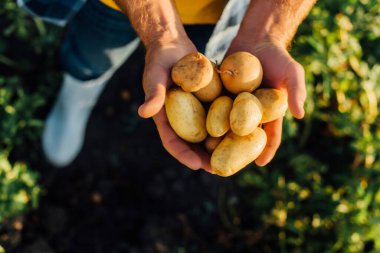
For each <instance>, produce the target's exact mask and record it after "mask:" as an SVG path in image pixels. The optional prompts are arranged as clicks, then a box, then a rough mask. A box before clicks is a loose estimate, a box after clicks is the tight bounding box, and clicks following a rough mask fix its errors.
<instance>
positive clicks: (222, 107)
mask: <svg viewBox="0 0 380 253" xmlns="http://www.w3.org/2000/svg"><path fill="white" fill-rule="evenodd" d="M232 104H233V101H232V99H231V98H230V97H227V96H221V97H218V98H217V99H215V101H214V102H213V103H212V104H211V106H210V109H209V110H208V113H207V118H206V129H207V132H208V133H209V134H210V135H211V136H212V137H220V136H222V135H224V134H225V133H227V131H228V130H229V129H230V120H229V118H230V112H231V108H232Z"/></svg>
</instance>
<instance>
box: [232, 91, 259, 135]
mask: <svg viewBox="0 0 380 253" xmlns="http://www.w3.org/2000/svg"><path fill="white" fill-rule="evenodd" d="M261 117H262V109H261V104H260V101H259V100H258V99H257V98H256V97H255V96H254V95H252V94H251V93H249V92H243V93H240V94H239V95H238V96H237V97H236V98H235V100H234V103H233V106H232V110H231V113H230V125H231V130H232V132H234V133H235V134H237V135H239V136H245V135H248V134H250V133H252V132H253V130H255V128H256V127H257V126H258V125H259V124H260V121H261Z"/></svg>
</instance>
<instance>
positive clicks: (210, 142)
mask: <svg viewBox="0 0 380 253" xmlns="http://www.w3.org/2000/svg"><path fill="white" fill-rule="evenodd" d="M222 140H223V137H212V136H209V137H207V138H206V140H205V148H206V150H207V152H208V153H210V154H212V152H214V150H215V149H216V147H217V146H218V145H219V143H220V142H221V141H222Z"/></svg>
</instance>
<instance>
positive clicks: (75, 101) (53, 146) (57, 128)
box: [42, 40, 138, 167]
mask: <svg viewBox="0 0 380 253" xmlns="http://www.w3.org/2000/svg"><path fill="white" fill-rule="evenodd" d="M137 45H138V40H136V41H135V42H132V43H131V46H130V47H128V48H127V49H126V50H130V54H132V52H133V51H134V50H135V49H136V47H137ZM130 54H129V55H130ZM129 55H128V57H129ZM116 69H117V67H115V68H112V69H110V70H108V71H107V72H106V73H104V74H103V75H102V76H100V77H99V78H97V79H94V80H90V81H81V80H78V79H76V78H74V77H73V76H71V75H69V74H65V75H64V79H63V84H62V88H61V90H60V93H59V95H58V98H57V100H56V101H55V104H54V107H53V109H52V110H51V111H50V113H49V115H48V118H47V119H46V122H45V128H44V132H43V135H42V148H43V151H44V154H45V156H46V158H47V159H48V160H49V162H50V163H51V164H53V165H54V166H56V167H65V166H67V165H69V164H70V163H71V162H72V161H74V159H75V158H76V157H77V155H78V154H79V152H80V150H81V149H82V146H83V143H84V137H85V130H86V126H87V122H88V119H89V117H90V114H91V111H92V109H93V107H94V106H95V104H96V102H97V101H98V98H99V96H100V94H101V93H102V91H103V89H104V87H105V86H106V83H107V82H108V80H109V79H110V78H111V77H112V75H113V74H114V72H115V70H116Z"/></svg>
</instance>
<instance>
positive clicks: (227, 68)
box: [220, 52, 263, 94]
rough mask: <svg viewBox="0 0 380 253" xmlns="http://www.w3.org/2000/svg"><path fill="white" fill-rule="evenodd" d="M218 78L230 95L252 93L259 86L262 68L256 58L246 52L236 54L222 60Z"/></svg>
mask: <svg viewBox="0 0 380 253" xmlns="http://www.w3.org/2000/svg"><path fill="white" fill-rule="evenodd" d="M220 77H221V79H222V81H223V84H224V87H226V89H227V90H228V91H230V92H231V93H234V94H239V93H241V92H243V91H247V92H252V91H253V90H255V89H256V88H257V87H259V85H260V84H261V81H262V79H263V68H262V66H261V63H260V61H259V59H257V57H256V56H254V55H252V54H250V53H248V52H236V53H234V54H231V55H229V56H228V57H227V58H225V59H224V60H223V62H222V65H221V66H220Z"/></svg>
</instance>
